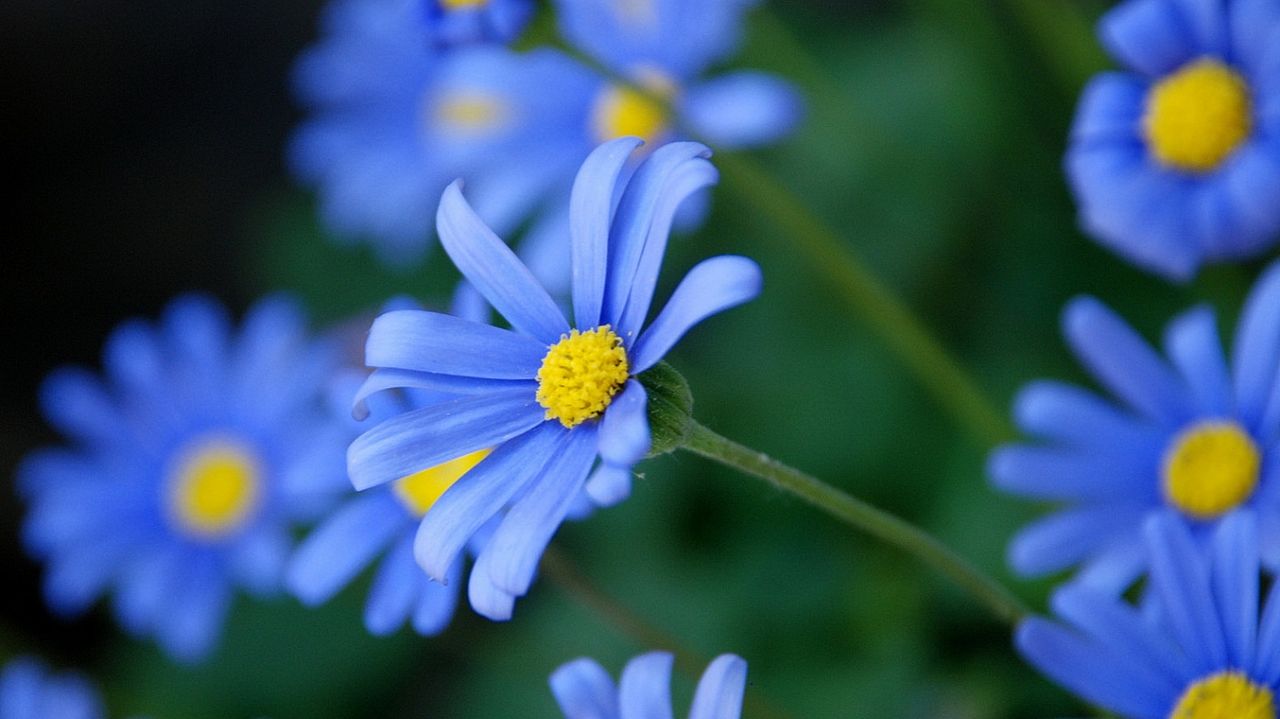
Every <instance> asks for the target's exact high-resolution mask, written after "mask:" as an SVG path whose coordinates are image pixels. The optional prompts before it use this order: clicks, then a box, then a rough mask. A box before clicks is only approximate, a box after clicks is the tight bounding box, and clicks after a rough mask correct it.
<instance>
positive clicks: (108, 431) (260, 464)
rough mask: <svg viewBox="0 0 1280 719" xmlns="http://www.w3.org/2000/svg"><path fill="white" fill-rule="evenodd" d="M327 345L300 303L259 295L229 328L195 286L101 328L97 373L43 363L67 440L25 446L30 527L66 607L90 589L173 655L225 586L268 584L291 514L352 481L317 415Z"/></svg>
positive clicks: (84, 603)
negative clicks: (156, 308)
mask: <svg viewBox="0 0 1280 719" xmlns="http://www.w3.org/2000/svg"><path fill="white" fill-rule="evenodd" d="M335 350H336V348H335V347H333V346H331V345H330V344H329V343H324V342H317V341H314V340H312V339H311V338H310V337H309V336H308V335H307V332H306V328H305V322H304V318H303V317H302V315H301V312H300V311H299V309H298V308H297V307H296V306H295V305H294V304H293V303H292V302H290V301H287V300H285V299H280V298H276V299H268V300H264V301H262V302H259V303H258V304H257V305H256V306H255V307H253V309H252V310H251V311H250V312H249V314H248V315H247V317H246V318H245V320H244V323H243V325H242V327H241V328H240V330H239V331H238V332H236V331H233V329H232V327H231V326H230V323H229V321H228V318H227V317H226V315H225V313H224V311H223V309H222V308H221V307H220V306H218V305H217V304H216V303H215V302H213V301H211V300H209V299H207V298H204V297H199V296H187V297H182V298H179V299H177V300H175V301H174V302H173V303H172V304H171V305H170V306H169V307H168V309H167V310H166V312H165V315H164V317H163V319H162V321H161V322H160V323H159V325H158V326H155V325H152V324H149V323H147V322H144V321H141V320H134V321H130V322H126V323H125V324H124V325H122V326H121V327H120V328H119V329H117V330H116V331H115V332H114V333H112V335H111V337H110V338H109V339H108V341H107V344H106V349H105V352H104V358H103V363H104V365H105V369H106V375H105V377H98V376H95V375H94V374H91V373H90V372H88V371H85V370H82V369H63V370H59V371H56V372H54V373H53V374H52V375H51V376H50V377H49V378H48V379H47V380H46V382H45V384H44V387H43V390H42V394H41V404H42V407H43V410H44V414H45V416H46V417H47V418H48V420H49V422H50V423H52V424H53V425H54V426H55V427H57V428H58V429H59V430H61V431H62V432H63V433H65V434H66V435H67V436H68V437H69V438H70V444H69V445H68V446H65V447H59V448H51V449H46V450H41V451H37V452H35V453H33V454H32V455H31V456H29V457H28V458H27V459H26V460H25V462H24V463H23V465H22V467H21V468H20V470H19V480H18V481H19V491H20V492H21V493H22V494H23V496H24V497H25V499H26V500H27V501H28V503H29V505H30V511H29V514H28V516H27V520H26V524H25V526H24V528H23V529H24V540H25V542H26V544H27V546H28V547H29V549H30V551H31V552H32V553H33V554H35V555H36V556H37V557H39V558H40V559H42V560H44V561H45V562H46V563H47V565H48V567H47V575H46V581H45V594H46V597H47V599H48V602H49V604H50V606H51V607H52V608H53V609H54V610H55V611H57V612H60V613H63V614H75V613H79V612H82V611H84V610H85V609H87V608H88V607H89V605H90V604H92V603H93V602H94V600H95V599H96V598H97V597H99V596H100V595H103V594H106V593H108V592H112V593H114V595H115V603H114V609H115V614H116V617H117V618H118V620H119V621H120V623H121V624H122V625H123V626H124V627H125V628H126V629H127V630H128V631H130V632H131V633H134V634H138V635H145V636H151V637H154V638H155V639H156V640H157V641H158V642H159V644H160V645H161V646H162V647H163V648H164V649H165V650H166V651H168V652H169V653H170V654H171V655H173V656H174V657H175V658H178V659H180V660H195V659H199V658H201V657H203V656H204V655H205V654H206V653H207V652H209V651H210V649H211V648H212V647H213V645H214V643H215V642H216V639H217V637H218V635H219V633H220V631H221V627H222V624H223V619H224V617H225V615H226V613H227V609H228V606H229V605H230V603H231V600H232V594H233V591H232V590H233V588H234V587H236V586H242V587H244V588H246V589H248V590H249V591H251V592H253V593H256V594H263V593H268V592H272V591H274V590H276V589H277V588H278V585H279V583H280V580H281V575H282V573H283V568H284V562H285V560H286V559H287V556H288V554H289V551H290V548H291V544H292V540H291V537H290V532H291V531H292V529H293V527H294V525H295V523H296V522H297V521H298V520H302V519H306V518H309V517H310V516H312V515H314V514H316V513H317V512H319V511H321V510H322V509H323V507H324V505H325V504H326V503H327V502H328V501H330V500H329V498H328V496H326V495H330V494H336V493H337V492H338V491H339V490H341V489H342V488H343V486H344V485H345V484H346V482H345V477H344V476H343V462H342V454H341V447H342V445H343V444H344V442H345V440H346V439H347V438H349V437H350V436H351V431H350V429H349V428H348V427H345V426H343V425H342V424H340V423H337V422H335V421H334V420H333V419H332V418H331V417H330V416H329V415H328V414H327V413H325V412H324V411H323V394H322V388H323V387H324V385H325V383H326V382H327V381H328V378H329V375H330V373H331V371H332V368H333V367H334V365H335V364H336V361H337V353H336V351H335Z"/></svg>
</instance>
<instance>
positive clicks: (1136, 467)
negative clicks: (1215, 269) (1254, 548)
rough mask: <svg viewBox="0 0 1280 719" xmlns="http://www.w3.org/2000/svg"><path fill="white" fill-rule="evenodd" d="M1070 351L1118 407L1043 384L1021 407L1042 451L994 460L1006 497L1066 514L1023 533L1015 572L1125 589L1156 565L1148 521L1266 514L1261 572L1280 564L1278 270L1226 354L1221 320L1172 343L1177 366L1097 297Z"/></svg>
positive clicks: (1198, 320)
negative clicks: (1158, 515) (1174, 513)
mask: <svg viewBox="0 0 1280 719" xmlns="http://www.w3.org/2000/svg"><path fill="white" fill-rule="evenodd" d="M1064 325H1065V333H1066V337H1067V341H1068V342H1069V344H1070V345H1071V347H1072V349H1073V350H1074V351H1075V353H1076V355H1077V356H1078V357H1079V358H1080V361H1081V362H1082V363H1083V364H1084V365H1085V367H1086V368H1088V369H1089V371H1090V372H1091V373H1092V374H1093V375H1094V376H1095V377H1096V378H1097V380H1098V381H1099V383H1101V384H1102V386H1103V387H1105V388H1106V389H1107V390H1108V391H1109V392H1111V393H1112V394H1113V395H1115V396H1116V398H1117V399H1118V400H1119V402H1120V404H1117V403H1114V402H1111V401H1108V400H1106V399H1103V398H1101V397H1098V396H1097V395H1095V394H1093V393H1091V392H1089V391H1087V390H1084V389H1081V388H1078V387H1074V386H1071V385H1067V384H1061V383H1056V382H1037V383H1035V384H1032V385H1031V386H1029V387H1028V388H1026V389H1025V390H1024V391H1023V392H1022V393H1021V395H1020V396H1019V397H1018V399H1017V400H1016V404H1015V415H1016V419H1017V422H1018V424H1019V425H1020V426H1021V428H1022V429H1023V430H1024V431H1026V432H1027V433H1028V434H1031V435H1034V436H1035V437H1037V438H1038V439H1039V440H1041V441H1039V442H1037V443H1034V444H1020V445H1014V446H1010V447H1005V448H1001V449H999V450H997V451H996V452H995V453H994V454H993V456H992V459H991V463H990V474H991V476H992V478H993V480H994V481H995V483H996V485H997V486H999V487H1000V488H1002V489H1004V490H1006V491H1009V492H1012V493H1014V494H1018V495H1021V496H1024V497H1028V498H1031V499H1036V500H1043V501H1050V502H1061V503H1066V504H1067V505H1068V506H1066V507H1065V508H1064V509H1062V510H1061V511H1059V512H1058V513H1056V514H1053V515H1051V516H1049V517H1048V518H1046V519H1042V520H1040V521H1038V522H1036V523H1035V524H1033V525H1031V526H1030V527H1028V528H1026V529H1025V530H1023V531H1022V532H1021V533H1020V534H1019V535H1018V536H1017V537H1016V538H1015V539H1014V541H1013V543H1012V544H1011V546H1010V560H1011V564H1012V565H1013V567H1014V568H1015V569H1016V570H1018V571H1019V572H1022V573H1024V574H1029V575H1038V574H1045V573H1049V572H1054V571H1058V570H1061V569H1064V568H1067V567H1070V566H1073V565H1076V564H1080V563H1083V564H1084V570H1083V572H1082V574H1081V579H1082V580H1083V581H1086V582H1089V583H1092V584H1095V585H1096V586H1099V587H1106V588H1110V589H1112V590H1119V589H1121V588H1124V587H1126V586H1128V585H1129V584H1130V583H1131V582H1132V581H1133V580H1134V579H1136V578H1137V577H1138V576H1139V575H1140V574H1141V573H1142V571H1143V570H1144V569H1145V568H1146V567H1147V563H1148V557H1147V556H1146V553H1145V551H1144V549H1143V546H1142V542H1141V541H1140V528H1141V527H1142V524H1143V521H1144V520H1145V518H1146V517H1147V516H1149V515H1151V514H1152V513H1153V512H1159V511H1162V510H1163V509H1165V508H1173V509H1175V510H1178V511H1179V512H1180V513H1182V514H1183V515H1184V516H1186V517H1187V518H1188V520H1190V521H1192V522H1193V524H1194V526H1195V527H1196V531H1197V532H1198V533H1201V534H1204V533H1206V532H1207V531H1209V530H1210V529H1211V528H1212V526H1213V525H1214V524H1216V523H1217V521H1218V520H1219V518H1220V517H1222V516H1224V515H1226V514H1227V513H1229V512H1232V511H1234V510H1236V509H1237V508H1242V507H1243V508H1247V509H1248V510H1249V511H1254V512H1256V513H1257V514H1258V517H1259V522H1260V527H1261V533H1262V556H1263V561H1264V562H1266V564H1267V565H1268V566H1270V567H1273V568H1274V567H1280V374H1278V372H1280V264H1276V265H1273V266H1272V267H1271V268H1270V269H1269V270H1268V271H1267V272H1266V274H1265V275H1264V276H1263V277H1262V278H1261V279H1260V280H1259V281H1258V284H1257V286H1256V287H1255V288H1254V290H1253V292H1252V294H1251V296H1250V297H1249V300H1248V302H1247V303H1246V305H1245V309H1244V314H1243V317H1242V319H1241V322H1240V325H1239V328H1238V330H1237V332H1236V339H1235V348H1234V353H1233V357H1232V362H1231V363H1230V364H1229V363H1228V361H1227V358H1226V357H1225V356H1224V352H1223V350H1222V346H1221V343H1220V340H1219V335H1218V327H1217V323H1216V321H1215V319H1214V314H1213V312H1212V311H1211V310H1209V309H1208V308H1205V307H1200V308H1197V309H1194V310H1192V311H1190V312H1188V313H1186V314H1185V315H1183V316H1181V317H1179V318H1178V319H1176V320H1175V321H1174V322H1173V323H1172V324H1171V325H1170V326H1169V328H1168V330H1167V332H1166V333H1165V347H1166V351H1167V353H1168V355H1169V360H1170V362H1169V363H1166V362H1165V361H1164V360H1163V359H1161V358H1160V357H1159V356H1158V355H1157V354H1156V352H1155V351H1154V350H1153V349H1152V348H1151V347H1150V346H1148V345H1147V343H1146V342H1144V341H1143V340H1142V338H1141V337H1139V336H1138V334H1137V333H1136V332H1134V331H1133V330H1132V329H1130V328H1129V327H1128V326H1127V325H1126V324H1125V323H1124V322H1123V321H1122V320H1121V319H1120V318H1118V317H1117V316H1116V315H1115V314H1113V313H1112V312H1111V311H1110V310H1108V309H1107V308H1106V307H1104V306H1103V305H1102V304H1101V303H1100V302H1098V301H1097V300H1094V299H1091V298H1081V299H1078V300H1076V301H1074V302H1072V303H1071V304H1070V305H1069V306H1068V307H1067V310H1066V312H1065V319H1064Z"/></svg>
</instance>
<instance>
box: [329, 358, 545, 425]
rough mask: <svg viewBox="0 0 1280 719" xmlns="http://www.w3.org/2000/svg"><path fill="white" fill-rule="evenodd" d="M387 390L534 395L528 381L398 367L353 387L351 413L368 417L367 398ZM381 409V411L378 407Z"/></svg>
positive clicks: (378, 371)
mask: <svg viewBox="0 0 1280 719" xmlns="http://www.w3.org/2000/svg"><path fill="white" fill-rule="evenodd" d="M389 389H420V390H429V391H432V392H440V393H443V394H446V395H479V394H492V393H495V392H497V393H505V392H507V391H511V390H521V389H523V391H525V392H528V393H529V395H530V396H534V395H535V394H536V393H537V391H538V385H537V384H536V383H534V382H533V381H530V380H508V379H480V378H478V377H456V376H453V375H447V374H432V373H430V372H415V371H413V370H401V369H386V368H383V369H376V370H374V371H373V373H372V374H370V375H369V377H368V378H367V379H365V381H364V383H363V384H361V385H360V388H359V389H358V390H356V394H355V399H354V401H353V403H352V409H351V414H352V416H353V417H355V418H356V419H358V420H363V419H366V418H367V417H368V416H369V411H370V410H369V398H370V397H372V396H373V395H375V394H377V393H379V392H383V391H386V390H389ZM380 411H381V410H380Z"/></svg>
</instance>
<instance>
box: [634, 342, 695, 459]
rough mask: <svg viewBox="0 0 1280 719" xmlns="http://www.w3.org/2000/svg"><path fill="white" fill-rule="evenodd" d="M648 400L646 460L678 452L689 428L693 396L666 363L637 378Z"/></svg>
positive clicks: (691, 423)
mask: <svg viewBox="0 0 1280 719" xmlns="http://www.w3.org/2000/svg"><path fill="white" fill-rule="evenodd" d="M639 379H640V384H642V385H644V388H645V392H646V393H647V394H648V396H649V431H650V432H651V433H652V446H651V447H650V449H649V455H648V456H650V457H656V456H658V455H662V454H666V453H668V452H672V451H674V450H677V449H680V448H681V447H683V446H684V445H685V443H686V440H687V439H688V437H689V431H690V428H691V427H692V426H693V392H692V391H690V389H689V382H688V381H687V380H685V378H684V375H682V374H680V373H679V372H677V371H676V369H675V368H674V367H672V366H671V365H669V364H667V363H666V362H659V363H658V364H656V365H654V366H653V368H652V369H649V370H646V371H645V372H644V373H643V374H641V375H640V377H639Z"/></svg>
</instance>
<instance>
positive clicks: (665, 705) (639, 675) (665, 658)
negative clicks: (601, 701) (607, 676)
mask: <svg viewBox="0 0 1280 719" xmlns="http://www.w3.org/2000/svg"><path fill="white" fill-rule="evenodd" d="M674 664H675V657H674V656H672V655H671V654H670V653H668V652H649V653H648V654H641V655H640V656H638V657H636V658H635V659H632V660H631V661H629V662H627V666H626V667H624V668H623V670H622V677H621V679H620V680H619V681H618V705H619V709H620V710H621V712H620V715H621V719H674V716H673V715H672V712H671V668H672V666H674ZM735 719H736V718H735Z"/></svg>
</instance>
